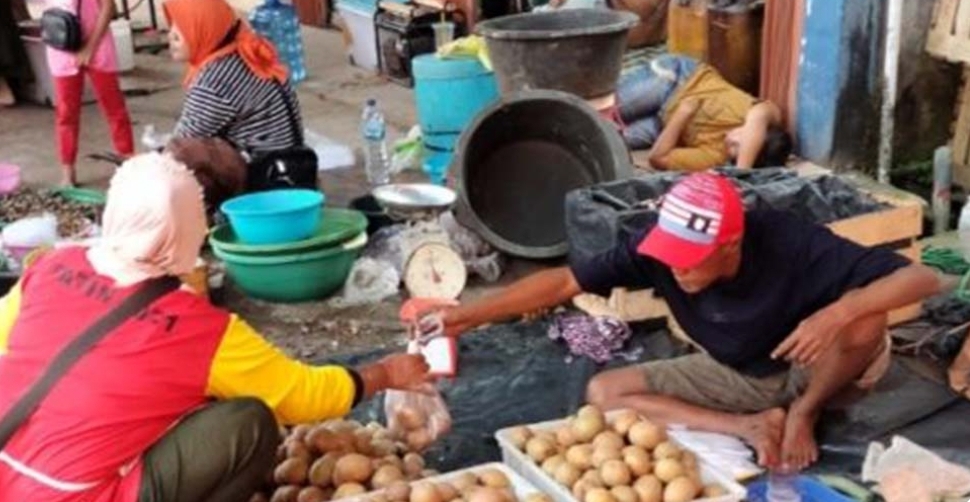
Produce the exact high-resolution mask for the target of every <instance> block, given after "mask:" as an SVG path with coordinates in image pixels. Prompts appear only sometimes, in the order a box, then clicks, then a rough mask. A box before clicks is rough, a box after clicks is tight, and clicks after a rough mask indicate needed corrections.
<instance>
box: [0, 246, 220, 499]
mask: <svg viewBox="0 0 970 502" xmlns="http://www.w3.org/2000/svg"><path fill="white" fill-rule="evenodd" d="M136 287H137V286H136ZM21 288H22V293H23V294H22V300H21V307H20V311H19V314H18V316H17V320H16V322H15V324H14V326H13V329H12V331H11V333H10V338H9V343H8V351H7V354H6V355H4V356H0V413H6V411H7V410H8V409H9V408H10V406H12V404H13V402H14V401H15V400H16V399H17V398H18V397H19V396H21V395H22V393H23V392H25V391H26V389H27V388H28V387H29V386H30V385H31V384H32V383H33V382H34V381H35V380H36V379H37V378H38V376H39V375H40V373H41V371H42V370H43V369H44V368H45V367H46V365H47V364H48V363H49V362H50V361H51V360H53V359H54V357H55V355H56V354H57V353H58V352H59V351H60V350H61V349H62V348H63V347H64V346H65V345H66V344H67V343H68V342H69V341H70V340H73V339H74V338H76V337H77V336H78V335H79V334H80V332H81V331H82V330H83V329H84V328H86V327H88V326H90V325H91V324H92V323H93V322H95V320H96V319H97V318H99V317H101V316H103V315H104V314H105V313H106V312H108V310H109V309H110V308H112V307H114V306H116V305H118V304H119V303H120V302H121V301H122V300H123V299H124V298H126V297H128V296H129V295H130V294H132V292H133V291H134V289H135V287H128V288H116V287H114V285H113V281H112V280H111V279H108V278H106V277H102V276H98V275H97V274H96V273H95V272H94V270H93V269H92V268H91V265H90V264H89V263H88V261H87V258H86V256H85V250H84V249H82V248H69V249H65V250H61V251H57V252H55V253H52V254H51V255H49V256H46V257H44V258H43V259H41V260H39V261H38V262H37V263H35V264H34V265H33V266H32V267H31V268H30V269H29V270H28V271H27V272H26V274H25V275H24V278H23V280H22V281H21ZM228 322H229V315H228V313H226V312H224V311H221V310H219V309H217V308H215V307H213V306H212V305H211V304H209V303H208V302H207V301H206V300H205V299H203V298H200V297H198V296H196V295H194V294H191V293H189V292H186V291H176V292H173V293H170V294H168V295H167V296H165V297H163V298H161V299H160V300H158V301H156V302H155V303H154V304H153V305H152V306H151V307H149V308H148V309H146V310H145V311H144V312H143V313H142V314H141V315H139V316H137V317H135V318H133V319H130V320H128V321H127V322H125V323H124V324H123V325H122V326H120V327H119V328H118V329H117V330H115V332H113V333H111V334H109V335H108V336H107V337H106V338H105V339H104V340H103V341H101V342H100V343H99V344H98V345H97V346H95V347H94V348H93V349H92V350H91V352H89V353H88V354H87V355H85V356H84V357H83V358H82V359H81V360H80V361H79V362H78V363H77V365H76V366H74V367H73V368H72V369H71V370H70V371H69V372H68V373H67V374H66V375H65V376H64V378H63V379H62V380H61V381H60V383H58V384H57V385H56V386H55V387H54V388H53V390H52V392H51V393H50V395H49V396H48V397H47V398H46V399H45V400H44V401H43V403H42V404H41V405H40V407H39V408H38V410H37V412H36V413H34V415H33V416H32V417H31V418H30V420H29V421H28V422H27V423H26V424H25V425H24V426H23V427H22V428H21V429H20V430H19V431H18V432H17V433H16V434H15V435H14V436H13V438H12V440H11V441H10V443H8V445H7V447H6V448H5V449H4V450H3V452H2V453H0V500H2V501H11V502H13V501H17V502H28V501H33V500H36V501H50V502H60V501H63V502H68V501H70V502H77V501H97V502H109V501H111V502H133V501H135V500H136V499H137V497H138V490H139V488H140V484H141V471H142V469H141V463H140V457H141V455H142V454H143V453H144V452H145V451H146V450H147V449H148V448H149V447H150V446H151V445H152V444H153V443H154V442H155V441H156V440H158V439H159V438H160V437H161V436H162V435H163V434H164V433H165V432H166V430H167V429H168V428H169V427H172V426H173V425H174V424H175V423H176V422H177V421H178V420H179V419H180V418H181V417H182V416H184V415H185V414H186V413H188V412H189V411H191V410H193V409H194V408H196V407H198V406H200V405H202V404H204V403H205V402H206V400H207V398H206V395H205V391H206V386H207V383H208V378H209V370H210V367H211V364H212V359H213V356H214V354H215V352H216V349H217V348H218V346H219V343H220V341H221V340H222V336H223V333H224V332H225V330H226V327H227V325H228Z"/></svg>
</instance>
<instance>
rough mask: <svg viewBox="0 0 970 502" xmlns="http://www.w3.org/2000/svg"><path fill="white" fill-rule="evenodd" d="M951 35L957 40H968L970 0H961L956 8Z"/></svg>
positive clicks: (969, 38) (969, 40)
mask: <svg viewBox="0 0 970 502" xmlns="http://www.w3.org/2000/svg"><path fill="white" fill-rule="evenodd" d="M955 21H956V22H955V23H954V24H955V26H954V29H953V35H954V36H955V37H956V38H957V40H958V41H964V42H970V0H962V1H961V2H960V7H959V9H958V10H957V14H956V19H955Z"/></svg>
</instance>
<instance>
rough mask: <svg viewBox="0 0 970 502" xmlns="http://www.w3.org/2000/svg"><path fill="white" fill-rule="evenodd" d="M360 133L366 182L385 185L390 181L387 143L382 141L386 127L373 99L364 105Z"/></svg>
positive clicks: (373, 184) (382, 115)
mask: <svg viewBox="0 0 970 502" xmlns="http://www.w3.org/2000/svg"><path fill="white" fill-rule="evenodd" d="M360 132H361V136H363V138H364V169H365V170H366V172H367V181H369V182H370V184H371V185H372V186H378V185H386V184H387V183H389V182H390V181H391V179H390V178H391V176H390V170H389V167H388V163H387V143H385V141H384V138H385V136H386V134H387V126H386V125H385V123H384V114H383V113H381V110H380V109H379V108H377V101H376V100H374V99H368V100H367V104H365V105H364V112H363V114H362V115H361V125H360Z"/></svg>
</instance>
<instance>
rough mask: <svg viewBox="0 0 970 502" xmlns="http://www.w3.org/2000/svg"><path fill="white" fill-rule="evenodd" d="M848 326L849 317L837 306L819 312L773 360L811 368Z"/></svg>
mask: <svg viewBox="0 0 970 502" xmlns="http://www.w3.org/2000/svg"><path fill="white" fill-rule="evenodd" d="M848 324H849V321H848V316H847V315H845V313H843V312H842V311H841V308H840V307H839V306H838V305H837V304H834V305H831V306H829V307H827V308H824V309H822V310H819V311H818V312H816V313H815V314H812V315H811V316H810V317H809V318H807V319H805V320H804V321H802V322H801V323H800V324H799V325H798V327H797V328H795V331H794V332H793V333H792V334H791V335H789V336H788V338H786V339H785V341H783V342H781V344H780V345H778V348H776V349H775V351H774V352H772V353H771V358H772V359H781V358H784V359H787V360H788V361H789V362H791V363H794V364H797V365H800V366H811V365H812V364H814V363H815V361H817V360H818V358H819V357H821V356H822V355H823V354H825V352H826V351H828V350H829V348H831V347H832V344H833V343H834V342H835V337H837V336H838V335H839V333H840V332H841V331H842V329H843V328H845V327H846V326H848Z"/></svg>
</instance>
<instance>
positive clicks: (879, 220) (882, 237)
mask: <svg viewBox="0 0 970 502" xmlns="http://www.w3.org/2000/svg"><path fill="white" fill-rule="evenodd" d="M828 227H829V228H830V229H831V230H832V232H834V233H835V234H836V235H839V236H842V237H844V238H846V239H849V240H851V241H853V242H856V243H858V244H861V245H863V246H876V245H879V244H886V243H890V242H897V241H902V240H906V239H911V238H913V237H916V236H918V235H919V234H921V233H922V232H923V208H922V207H921V206H915V205H905V206H896V207H893V208H890V209H886V210H884V211H877V212H874V213H867V214H862V215H859V216H854V217H852V218H846V219H843V220H838V221H833V222H832V223H829V224H828Z"/></svg>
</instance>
